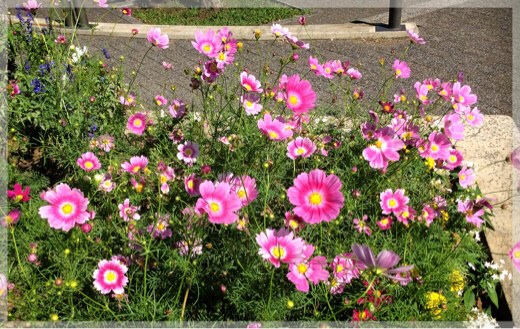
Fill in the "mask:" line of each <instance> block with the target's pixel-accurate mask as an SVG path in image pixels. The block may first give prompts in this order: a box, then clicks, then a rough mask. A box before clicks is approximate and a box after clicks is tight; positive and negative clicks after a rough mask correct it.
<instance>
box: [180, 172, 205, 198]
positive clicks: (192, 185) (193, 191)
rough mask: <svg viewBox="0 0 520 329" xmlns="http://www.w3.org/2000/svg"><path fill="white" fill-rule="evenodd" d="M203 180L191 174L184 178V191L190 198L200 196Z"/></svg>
mask: <svg viewBox="0 0 520 329" xmlns="http://www.w3.org/2000/svg"><path fill="white" fill-rule="evenodd" d="M201 182H202V180H201V179H200V178H199V177H197V176H195V174H190V175H189V176H186V178H184V189H185V190H186V192H188V194H189V195H190V196H199V195H200V193H199V187H200V183H201Z"/></svg>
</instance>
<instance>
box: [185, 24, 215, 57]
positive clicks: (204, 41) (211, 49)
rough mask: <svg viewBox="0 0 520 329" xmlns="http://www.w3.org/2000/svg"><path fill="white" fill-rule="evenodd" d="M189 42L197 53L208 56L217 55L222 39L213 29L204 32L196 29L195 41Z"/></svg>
mask: <svg viewBox="0 0 520 329" xmlns="http://www.w3.org/2000/svg"><path fill="white" fill-rule="evenodd" d="M191 44H192V45H193V47H194V48H195V49H196V50H197V51H198V52H199V53H201V54H203V55H206V56H208V57H209V58H215V57H217V56H218V54H219V53H220V51H221V50H222V39H221V37H220V36H219V35H218V34H215V31H213V30H208V31H206V33H204V32H202V31H197V32H196V33H195V41H192V42H191Z"/></svg>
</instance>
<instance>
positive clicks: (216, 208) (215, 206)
mask: <svg viewBox="0 0 520 329" xmlns="http://www.w3.org/2000/svg"><path fill="white" fill-rule="evenodd" d="M209 208H210V209H211V211H213V212H217V211H219V210H220V206H219V205H218V203H216V202H211V203H210V204H209Z"/></svg>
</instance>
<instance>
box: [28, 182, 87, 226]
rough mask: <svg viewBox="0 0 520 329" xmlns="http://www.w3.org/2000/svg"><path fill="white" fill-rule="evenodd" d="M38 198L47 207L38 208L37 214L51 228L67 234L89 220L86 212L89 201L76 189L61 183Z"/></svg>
mask: <svg viewBox="0 0 520 329" xmlns="http://www.w3.org/2000/svg"><path fill="white" fill-rule="evenodd" d="M40 196H41V198H42V199H43V200H44V201H46V202H48V203H49V205H47V206H42V207H40V209H39V210H38V213H39V214H40V217H42V218H44V219H47V221H48V222H49V225H50V227H52V228H55V229H59V230H63V231H65V232H68V231H70V229H71V228H73V227H74V226H76V224H84V223H85V222H86V221H88V220H89V219H90V214H89V212H88V211H87V206H88V203H89V201H88V199H87V198H85V196H84V195H83V192H81V191H80V190H78V189H71V188H70V187H69V186H68V185H67V184H63V183H62V184H59V185H58V186H56V187H55V188H54V190H50V191H45V192H43V193H42V194H41V195H40Z"/></svg>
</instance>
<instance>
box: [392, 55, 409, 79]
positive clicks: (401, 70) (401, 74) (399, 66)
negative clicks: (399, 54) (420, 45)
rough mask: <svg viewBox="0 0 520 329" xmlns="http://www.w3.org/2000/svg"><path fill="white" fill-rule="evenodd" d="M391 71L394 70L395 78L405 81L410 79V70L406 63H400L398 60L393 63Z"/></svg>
mask: <svg viewBox="0 0 520 329" xmlns="http://www.w3.org/2000/svg"><path fill="white" fill-rule="evenodd" d="M392 69H393V70H394V73H395V77H396V78H402V79H407V78H409V77H410V68H409V67H408V64H406V62H404V61H403V62H401V61H399V60H398V59H396V60H395V61H394V64H393V65H392Z"/></svg>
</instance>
